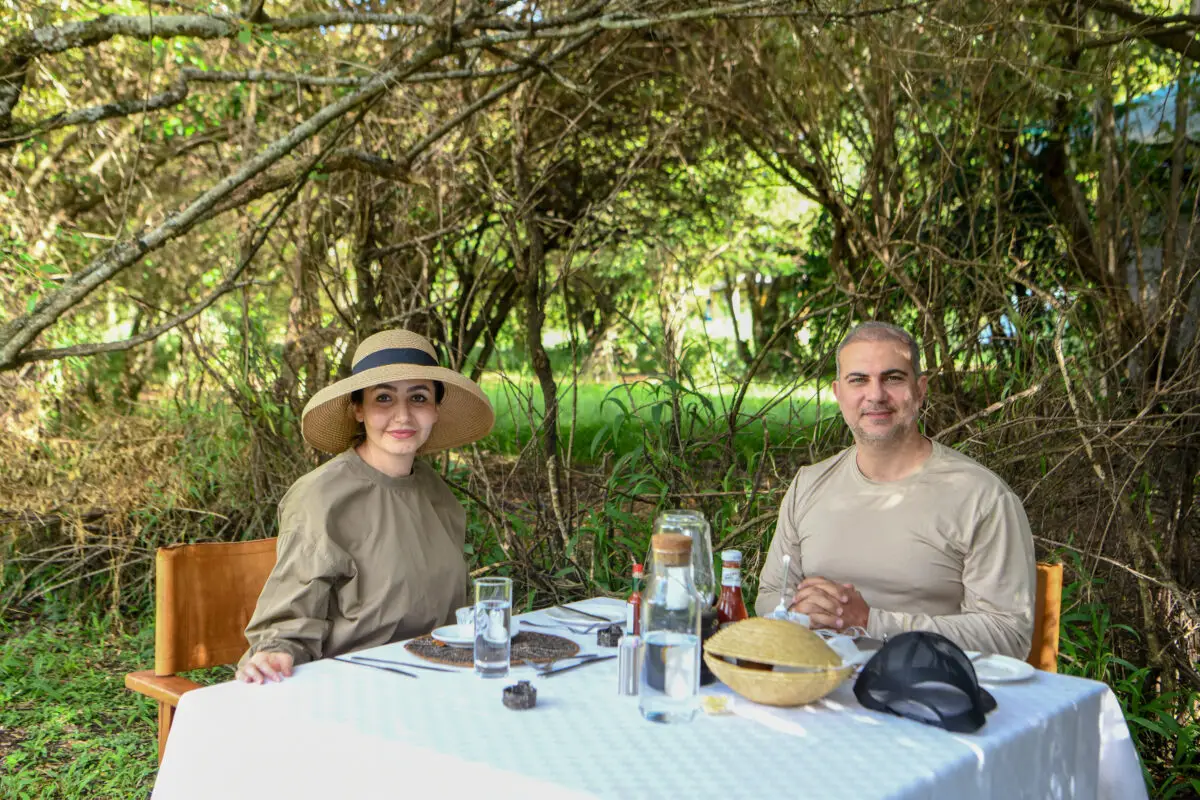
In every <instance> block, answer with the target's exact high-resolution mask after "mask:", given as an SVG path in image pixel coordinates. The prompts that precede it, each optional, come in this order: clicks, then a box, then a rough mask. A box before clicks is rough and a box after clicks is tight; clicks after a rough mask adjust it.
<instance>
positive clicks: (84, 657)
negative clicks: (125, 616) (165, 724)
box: [0, 617, 157, 800]
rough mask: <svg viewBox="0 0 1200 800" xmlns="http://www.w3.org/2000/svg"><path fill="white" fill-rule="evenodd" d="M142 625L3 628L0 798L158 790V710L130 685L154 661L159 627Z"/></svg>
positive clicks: (95, 621) (98, 622)
mask: <svg viewBox="0 0 1200 800" xmlns="http://www.w3.org/2000/svg"><path fill="white" fill-rule="evenodd" d="M138 628H139V630H138V631H137V632H136V633H133V634H123V633H120V632H117V631H116V630H115V629H114V626H113V625H112V624H111V623H110V621H108V620H105V619H101V618H96V617H93V618H90V619H85V620H76V621H57V622H47V621H43V622H42V623H40V624H38V625H36V626H33V627H30V628H28V629H25V630H23V631H20V632H15V633H13V632H9V633H4V632H2V631H0V636H7V640H6V641H5V642H4V644H3V646H2V647H0V729H2V733H0V797H4V798H10V799H11V800H24V798H130V797H146V796H148V795H149V793H150V788H151V786H152V784H153V782H154V774H155V770H156V769H157V763H156V755H155V754H156V738H155V737H156V730H157V728H156V725H157V722H156V717H155V715H156V713H157V712H156V706H155V704H154V703H153V702H151V701H150V700H149V699H147V698H144V697H141V696H139V695H135V694H133V693H132V692H130V691H128V690H126V689H125V686H124V676H125V673H126V672H129V671H132V670H135V669H145V668H147V667H148V666H149V665H150V664H152V663H153V657H154V633H153V628H152V627H151V626H150V625H142V624H141V623H140V622H139V623H138Z"/></svg>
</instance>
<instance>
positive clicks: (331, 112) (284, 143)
mask: <svg viewBox="0 0 1200 800" xmlns="http://www.w3.org/2000/svg"><path fill="white" fill-rule="evenodd" d="M446 51H447V48H446V45H445V44H444V43H441V42H438V43H434V44H431V45H429V46H427V47H425V48H424V49H422V50H421V51H419V52H418V53H417V54H416V55H414V56H413V57H412V59H411V60H410V61H409V62H408V63H406V64H405V65H403V66H401V67H397V68H395V69H392V70H388V71H386V72H384V73H381V74H380V75H379V76H377V77H376V78H375V79H373V80H372V81H371V82H370V83H368V84H367V85H366V86H364V87H363V88H362V89H359V90H358V91H357V92H353V93H352V94H348V95H346V96H345V97H342V98H340V99H338V100H336V101H334V102H333V103H330V104H329V105H327V106H325V107H324V108H322V109H321V110H320V111H318V112H317V113H316V114H314V115H312V116H311V117H309V118H308V119H307V120H305V121H304V122H302V123H300V124H299V125H297V126H296V127H294V128H292V130H291V131H289V132H288V133H287V134H285V135H284V136H282V137H280V138H279V139H277V140H275V141H274V142H273V143H271V145H269V146H268V147H267V148H266V149H265V150H263V151H262V152H261V153H259V154H258V155H256V156H255V157H254V158H251V159H250V160H249V161H248V162H246V164H245V166H243V167H242V168H241V169H239V170H238V171H237V172H235V173H233V174H232V175H230V176H228V177H226V178H225V179H223V180H221V181H219V182H217V183H216V184H215V185H214V186H213V187H212V188H210V189H209V190H208V191H206V192H204V193H203V194H201V195H200V196H199V197H198V198H196V199H195V200H193V201H192V202H191V204H189V205H188V207H187V208H186V209H184V210H183V211H182V212H180V213H179V214H176V215H173V216H171V217H169V218H168V219H167V220H166V221H165V222H163V223H162V224H161V225H159V226H158V227H156V228H155V229H154V230H152V231H150V232H149V233H148V234H146V235H144V236H140V237H138V238H135V239H133V240H127V241H124V242H121V243H119V244H117V245H116V246H115V247H113V248H112V249H111V250H109V251H108V252H106V253H104V254H103V255H101V256H99V257H98V258H97V259H95V260H94V261H93V262H92V263H91V264H90V265H89V266H88V267H86V268H85V269H83V270H81V271H79V272H77V273H75V274H73V275H72V276H71V277H70V278H68V279H67V281H66V282H65V283H64V284H63V285H62V286H61V287H60V288H59V289H58V290H56V291H55V292H53V293H51V294H50V295H48V296H46V297H44V298H43V299H42V300H41V301H40V302H38V303H37V305H36V306H34V308H33V310H32V311H31V312H30V313H29V314H25V315H22V316H20V317H17V318H16V319H13V320H12V321H10V322H9V323H8V324H6V325H4V326H3V327H2V328H0V370H3V369H11V368H12V367H13V366H14V361H13V360H14V359H15V358H16V356H17V354H18V353H20V352H21V350H23V349H24V348H25V347H26V346H28V345H29V344H30V343H31V342H32V341H33V340H34V339H36V338H37V336H38V335H39V334H40V333H41V332H42V331H44V330H45V329H46V328H48V327H50V326H51V325H53V324H54V323H55V322H56V321H57V320H58V318H59V317H61V316H62V315H63V314H64V313H66V311H67V310H68V309H70V308H71V307H72V306H74V305H75V304H76V303H78V302H79V301H80V300H82V299H83V298H84V297H86V296H87V295H88V294H90V293H91V291H92V290H93V289H95V288H96V287H97V286H99V285H100V284H102V283H104V282H105V281H107V280H108V279H109V278H111V277H112V276H114V275H116V274H117V273H118V272H120V271H121V270H123V269H125V268H126V267H128V266H130V265H131V264H135V263H137V262H138V261H139V260H141V259H142V258H143V257H144V256H145V255H146V254H147V253H149V252H152V251H154V250H157V249H158V248H160V247H162V246H163V245H164V244H166V243H167V242H168V241H170V240H171V239H174V238H176V237H178V236H181V235H182V234H184V233H186V232H187V231H189V230H191V229H192V228H193V227H194V226H195V225H196V224H198V223H199V222H200V221H201V220H202V219H203V218H204V217H205V216H206V214H207V213H208V212H209V211H210V210H212V208H213V207H214V206H216V205H217V203H218V202H220V201H221V200H222V199H223V198H225V197H227V196H228V195H230V194H231V193H233V192H234V191H235V190H236V189H237V188H238V187H240V186H242V185H243V184H245V183H246V182H247V181H249V180H251V179H252V178H254V177H255V176H256V175H258V174H260V173H262V172H263V171H265V170H266V169H267V168H268V167H270V166H271V165H272V164H274V163H276V162H278V161H279V160H280V159H281V158H283V157H284V156H286V155H287V154H288V153H290V152H291V151H292V150H294V149H296V147H298V146H299V145H300V144H301V143H302V142H304V141H306V140H308V139H309V138H311V137H312V136H314V135H316V134H317V133H318V132H319V131H321V130H322V129H323V128H324V127H325V126H326V125H328V124H329V123H330V122H332V121H333V120H335V119H338V118H340V117H342V116H344V115H345V114H347V113H348V112H350V111H352V110H353V109H355V108H356V107H358V106H360V105H362V104H364V103H366V102H368V101H369V100H371V99H373V98H374V97H376V96H377V95H379V94H381V93H382V92H384V91H386V90H387V89H388V87H389V86H391V85H393V84H394V83H395V81H397V80H399V79H402V78H403V77H404V76H406V75H408V74H411V73H413V72H416V71H417V70H418V69H420V68H421V67H424V66H426V65H428V64H429V63H430V62H432V61H434V60H436V59H438V58H440V57H441V56H443V55H445V54H446Z"/></svg>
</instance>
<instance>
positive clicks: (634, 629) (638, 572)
mask: <svg viewBox="0 0 1200 800" xmlns="http://www.w3.org/2000/svg"><path fill="white" fill-rule="evenodd" d="M625 633H627V634H630V635H633V636H641V635H642V565H641V564H634V565H633V592H631V593H630V595H629V600H627V601H626V602H625Z"/></svg>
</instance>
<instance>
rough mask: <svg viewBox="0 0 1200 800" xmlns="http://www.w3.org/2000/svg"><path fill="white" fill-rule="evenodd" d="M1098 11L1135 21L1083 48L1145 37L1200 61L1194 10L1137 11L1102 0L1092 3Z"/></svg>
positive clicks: (1116, 1)
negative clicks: (1171, 12) (1183, 11)
mask: <svg viewBox="0 0 1200 800" xmlns="http://www.w3.org/2000/svg"><path fill="white" fill-rule="evenodd" d="M1090 5H1091V7H1092V8H1093V9H1094V10H1096V11H1102V12H1105V13H1108V14H1112V15H1113V16H1115V17H1117V18H1118V19H1120V20H1123V21H1125V22H1131V23H1133V26H1134V27H1133V28H1131V29H1130V30H1128V31H1124V32H1121V33H1117V34H1114V35H1112V36H1105V37H1103V38H1098V39H1092V40H1089V41H1086V42H1084V43H1082V44H1081V45H1080V49H1081V50H1090V49H1095V48H1098V47H1108V46H1110V45H1114V44H1121V43H1123V42H1126V41H1129V40H1131V39H1145V40H1146V41H1148V42H1150V43H1151V44H1154V45H1157V46H1158V47H1161V48H1163V49H1164V50H1170V51H1172V52H1175V53H1178V54H1179V55H1181V56H1183V57H1184V58H1186V59H1189V60H1191V61H1200V40H1198V39H1196V30H1197V28H1200V16H1197V15H1195V14H1171V15H1169V16H1162V17H1158V16H1154V15H1153V14H1145V13H1143V12H1141V11H1138V10H1137V9H1135V8H1134V7H1133V6H1131V5H1129V4H1128V3H1123V2H1119V0H1100V1H1099V2H1093V3H1091V4H1090Z"/></svg>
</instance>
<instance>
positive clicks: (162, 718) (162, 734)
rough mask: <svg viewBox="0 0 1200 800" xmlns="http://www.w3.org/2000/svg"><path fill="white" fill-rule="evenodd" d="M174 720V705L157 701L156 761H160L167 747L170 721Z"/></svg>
mask: <svg viewBox="0 0 1200 800" xmlns="http://www.w3.org/2000/svg"><path fill="white" fill-rule="evenodd" d="M174 721H175V706H173V705H171V704H170V703H166V702H163V701H162V700H159V701H158V763H160V764H161V763H162V760H163V752H164V751H165V750H166V749H167V734H169V733H170V732H171V723H172V722H174Z"/></svg>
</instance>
